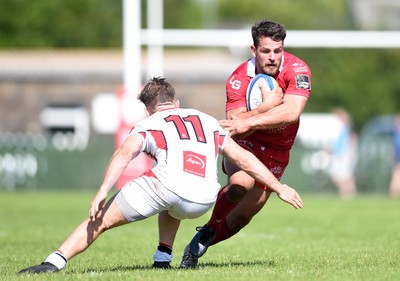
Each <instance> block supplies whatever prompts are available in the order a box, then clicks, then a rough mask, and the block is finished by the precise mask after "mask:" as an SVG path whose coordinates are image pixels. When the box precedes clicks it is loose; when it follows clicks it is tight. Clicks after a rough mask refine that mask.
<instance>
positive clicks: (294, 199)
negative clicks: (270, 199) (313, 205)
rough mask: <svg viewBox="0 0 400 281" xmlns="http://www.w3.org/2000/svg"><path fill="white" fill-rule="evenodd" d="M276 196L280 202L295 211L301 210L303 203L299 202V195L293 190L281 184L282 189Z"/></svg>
mask: <svg viewBox="0 0 400 281" xmlns="http://www.w3.org/2000/svg"><path fill="white" fill-rule="evenodd" d="M277 194H278V197H279V198H280V199H281V200H282V201H285V202H286V203H289V204H290V205H292V206H293V207H294V208H296V209H301V208H303V201H302V200H301V197H300V195H299V194H298V193H297V191H296V190H294V189H293V188H291V187H290V186H288V185H286V184H283V187H282V189H281V190H280V191H279V193H277Z"/></svg>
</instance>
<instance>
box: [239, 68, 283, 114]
mask: <svg viewBox="0 0 400 281" xmlns="http://www.w3.org/2000/svg"><path fill="white" fill-rule="evenodd" d="M260 83H264V85H265V89H266V90H268V91H271V90H273V89H274V88H275V85H276V84H277V82H276V80H275V79H274V78H273V77H271V76H269V75H267V74H257V75H256V76H254V78H253V79H251V81H250V83H249V85H248V86H247V91H246V104H247V110H249V111H250V110H253V109H255V108H257V107H258V106H260V104H261V103H262V92H261V89H260Z"/></svg>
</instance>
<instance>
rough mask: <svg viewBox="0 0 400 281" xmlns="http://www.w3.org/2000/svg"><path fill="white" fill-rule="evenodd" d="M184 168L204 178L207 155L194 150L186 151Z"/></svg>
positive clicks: (184, 153)
mask: <svg viewBox="0 0 400 281" xmlns="http://www.w3.org/2000/svg"><path fill="white" fill-rule="evenodd" d="M183 170H184V171H185V172H187V173H190V174H193V175H196V176H200V177H203V178H204V177H205V175H206V156H204V155H201V154H198V153H195V152H192V151H184V152H183Z"/></svg>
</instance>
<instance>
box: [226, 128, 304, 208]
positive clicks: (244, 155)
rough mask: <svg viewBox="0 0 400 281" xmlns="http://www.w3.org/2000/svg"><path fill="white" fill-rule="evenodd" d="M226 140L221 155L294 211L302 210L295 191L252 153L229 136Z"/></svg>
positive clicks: (301, 204) (301, 203)
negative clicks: (282, 182)
mask: <svg viewBox="0 0 400 281" xmlns="http://www.w3.org/2000/svg"><path fill="white" fill-rule="evenodd" d="M227 138H228V139H227V140H226V143H225V146H224V149H223V151H222V155H224V156H225V157H226V158H227V159H228V160H229V161H230V162H232V163H233V164H235V165H236V166H238V167H239V168H241V169H242V170H244V171H245V172H247V173H248V174H249V175H250V176H251V177H253V178H254V179H256V180H257V181H258V182H260V183H262V184H264V185H266V186H268V187H269V188H270V189H271V190H272V191H273V192H275V193H276V194H277V195H278V197H279V198H280V199H281V200H282V201H284V202H286V203H289V204H290V205H292V206H293V207H294V208H296V209H298V208H303V202H302V200H301V197H300V195H299V194H298V193H297V191H296V190H294V189H293V188H291V187H290V186H288V185H286V184H281V183H280V182H279V181H278V179H277V178H276V177H275V176H274V175H273V174H272V173H271V171H270V170H268V169H267V167H265V166H264V165H263V164H262V163H261V162H260V160H258V159H257V158H256V157H255V156H254V155H253V154H252V153H250V152H249V151H247V150H245V149H243V148H241V147H240V146H239V145H238V144H237V143H236V142H234V141H233V140H232V138H230V137H229V136H227Z"/></svg>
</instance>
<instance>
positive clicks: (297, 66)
mask: <svg viewBox="0 0 400 281" xmlns="http://www.w3.org/2000/svg"><path fill="white" fill-rule="evenodd" d="M284 80H285V81H286V85H287V88H286V90H285V94H292V95H299V96H304V97H306V98H309V97H310V94H311V70H310V68H309V67H308V65H307V64H306V63H305V62H303V61H302V60H297V61H296V62H294V63H291V64H290V65H289V66H288V68H287V70H286V72H285V74H284Z"/></svg>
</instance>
